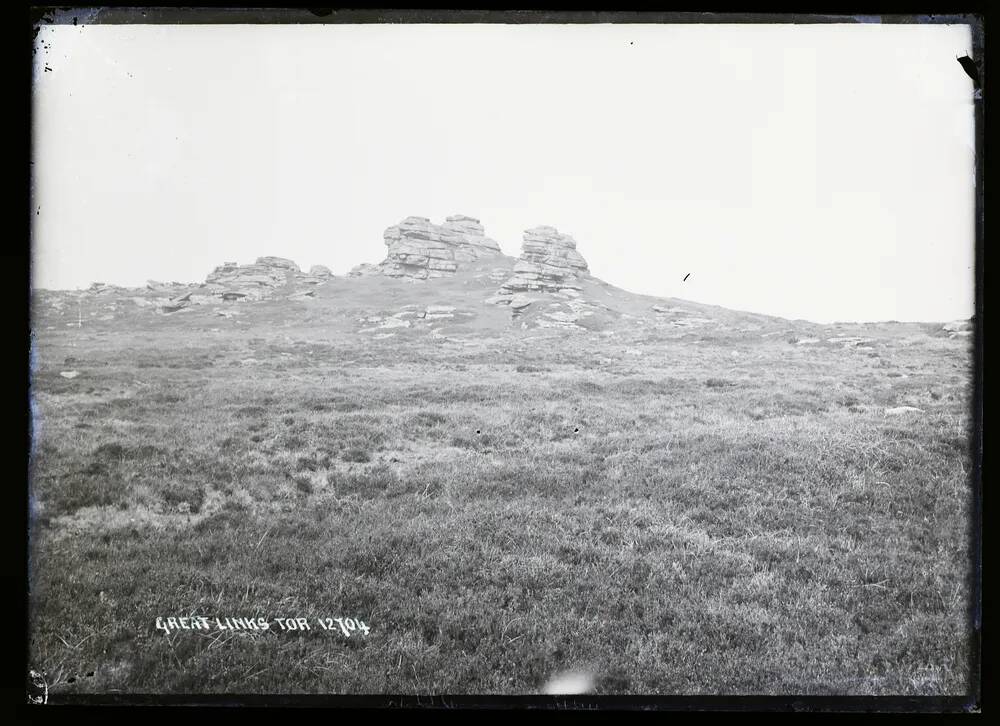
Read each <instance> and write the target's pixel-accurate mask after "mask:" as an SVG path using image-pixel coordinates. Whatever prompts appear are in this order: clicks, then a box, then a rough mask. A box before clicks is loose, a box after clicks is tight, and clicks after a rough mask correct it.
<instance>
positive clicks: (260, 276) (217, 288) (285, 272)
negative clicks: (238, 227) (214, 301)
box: [205, 257, 302, 301]
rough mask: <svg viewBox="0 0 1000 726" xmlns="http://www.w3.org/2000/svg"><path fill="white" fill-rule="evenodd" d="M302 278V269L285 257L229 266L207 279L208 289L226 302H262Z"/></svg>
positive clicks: (217, 268) (229, 264)
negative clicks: (276, 290)
mask: <svg viewBox="0 0 1000 726" xmlns="http://www.w3.org/2000/svg"><path fill="white" fill-rule="evenodd" d="M296 275H298V276H302V271H301V270H300V269H299V266H298V265H296V264H295V263H294V262H292V261H291V260H286V259H284V258H282V257H258V258H257V262H256V263H255V264H252V265H237V264H236V263H235V262H227V263H226V264H224V265H222V266H221V267H216V268H215V269H214V270H213V271H212V273H211V274H209V276H208V277H207V278H206V279H205V287H206V288H208V290H210V291H211V292H213V293H215V294H217V295H220V296H221V297H222V299H223V300H227V301H231V300H262V299H264V298H265V297H269V296H270V295H271V293H272V292H273V291H274V290H275V288H278V287H281V286H283V285H285V284H286V283H288V282H290V281H292V280H294V279H295V276H296Z"/></svg>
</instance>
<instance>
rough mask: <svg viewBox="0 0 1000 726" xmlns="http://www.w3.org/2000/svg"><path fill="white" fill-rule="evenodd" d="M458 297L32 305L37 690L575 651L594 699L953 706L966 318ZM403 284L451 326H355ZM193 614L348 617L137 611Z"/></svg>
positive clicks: (500, 680) (466, 686) (399, 667)
mask: <svg viewBox="0 0 1000 726" xmlns="http://www.w3.org/2000/svg"><path fill="white" fill-rule="evenodd" d="M467 283H468V281H464V282H452V281H449V284H453V285H454V286H455V290H454V291H452V290H450V289H448V290H445V288H443V287H438V288H434V287H433V285H430V284H429V285H424V286H415V285H411V286H409V287H406V286H405V285H404V284H403V283H390V282H389V281H382V280H378V281H374V282H372V281H368V280H365V281H337V282H336V283H332V284H331V285H329V286H327V287H328V288H332V289H331V290H326V291H325V292H324V293H323V295H321V296H320V299H317V300H314V301H309V302H307V303H295V304H293V303H290V302H287V301H283V302H277V301H275V302H262V303H254V304H247V305H243V306H239V308H240V310H241V311H242V312H241V315H239V316H237V317H234V318H232V319H224V318H221V317H218V316H213V315H212V314H211V313H210V312H209V311H207V310H206V311H205V312H204V313H203V312H201V311H193V312H190V313H185V314H184V315H166V316H165V315H155V314H153V313H151V312H149V311H148V310H139V309H136V310H132V309H130V308H129V306H128V304H127V302H121V301H118V302H114V301H112V302H108V301H106V300H104V301H98V300H90V299H88V300H85V301H84V302H83V303H81V306H83V307H82V310H78V308H77V307H76V306H75V305H73V306H67V307H66V308H65V309H63V310H53V309H50V308H48V307H46V306H45V305H44V304H41V303H36V312H35V337H34V341H35V347H34V352H33V358H34V360H33V405H34V409H35V431H34V434H35V447H34V449H35V450H34V459H33V466H32V483H31V484H32V505H33V524H32V530H31V557H32V563H31V565H32V566H31V618H32V619H31V661H32V667H34V668H36V669H38V670H43V669H44V671H45V673H46V678H47V680H48V684H49V688H50V691H51V692H52V693H108V692H119V693H192V692H193V693H215V692H218V693H226V692H228V693H374V692H393V693H431V692H433V693H455V694H457V693H535V692H538V691H539V689H540V688H541V687H542V685H543V684H544V683H545V682H546V681H547V680H548V679H549V678H550V677H552V676H553V675H554V674H556V673H559V672H563V671H566V670H574V669H582V670H586V671H588V672H590V673H592V674H594V675H595V678H596V690H597V692H599V693H650V694H653V693H658V694H696V693H697V694H705V693H712V694H720V693H725V694H779V693H795V694H833V693H836V694H961V693H963V692H965V690H966V689H967V680H968V678H969V672H968V662H967V658H968V653H969V647H970V644H969V641H968V640H967V626H966V624H967V614H968V609H969V597H970V583H969V579H968V574H969V540H968V535H967V522H968V509H969V501H970V486H971V482H970V469H971V465H970V457H969V446H968V436H969V428H970V420H969V416H968V414H969V411H970V395H971V388H970V380H971V370H970V366H971V356H970V349H969V348H970V346H969V341H968V340H967V339H951V338H948V337H947V336H943V335H940V334H939V333H938V332H937V331H938V329H939V327H940V326H916V325H899V324H897V325H892V324H885V325H877V326H839V327H826V328H823V327H821V326H810V325H808V324H805V323H790V322H788V321H777V320H774V319H766V320H765V319H762V318H761V319H752V317H751V316H743V317H740V316H741V314H735V313H727V314H726V315H727V317H725V324H724V325H723V324H715V325H709V324H707V323H704V322H703V323H702V324H700V326H692V327H672V326H664V325H662V324H659V323H655V321H654V322H651V321H648V320H645V319H639V318H635V319H633V318H627V319H622V320H618V321H617V322H615V323H614V324H613V325H609V326H606V328H605V329H604V330H589V331H587V330H581V331H572V332H568V331H562V330H545V329H541V330H539V329H533V328H530V327H529V328H527V329H522V328H520V327H518V326H514V327H511V326H510V325H509V324H508V323H506V322H504V324H502V325H501V324H500V323H499V322H498V321H500V320H501V317H503V318H504V321H506V316H508V315H509V313H507V312H506V311H497V310H494V309H492V308H490V309H487V307H486V306H483V305H482V303H481V298H482V295H478V297H475V296H472V295H471V294H470V295H469V298H468V299H469V300H470V302H468V304H465V303H463V302H462V300H464V298H461V296H460V295H459V292H461V290H465V289H467V288H468V287H469V285H468V284H467ZM444 284H445V283H444V282H442V283H441V285H444ZM338 285H339V286H341V288H344V289H346V292H344V291H343V290H341V289H340V288H338V287H337V286H338ZM350 285H356V286H361V285H383V286H384V288H379V289H373V290H372V291H370V293H364V292H363V291H362V292H358V290H361V288H360V287H359V288H357V290H355V291H353V292H352V291H351V290H350ZM463 285H464V286H465V287H462V286H463ZM333 288H335V289H333ZM460 288H461V290H460ZM338 290H339V292H338ZM442 290H445V292H447V294H446V295H445V294H444V293H443V292H441V291H442ZM439 293H440V294H441V295H443V298H442V301H444V302H448V301H452V304H458V305H459V307H460V308H463V309H464V308H467V309H468V311H469V314H468V316H467V317H466V318H463V319H461V320H456V321H451V322H448V321H446V322H444V323H441V324H440V325H438V327H437V328H435V329H434V330H436V332H429V331H430V329H429V328H427V329H425V328H417V327H416V326H414V327H413V328H406V329H398V330H393V331H392V332H393V334H392V335H391V336H389V335H385V334H382V335H379V334H372V333H363V332H360V330H361V329H362V328H363V326H364V323H362V322H359V317H361V316H362V315H363V314H364V312H362V309H363V310H365V311H368V312H374V313H379V312H382V313H389V312H392V311H393V310H397V309H399V305H400V304H401V303H402V302H417V303H420V304H423V303H425V302H428V301H429V302H434V301H435V300H434V299H432V298H433V296H434V295H435V294H439ZM453 293H454V294H453ZM366 294H368V295H370V299H369V298H365V295H366ZM610 294H611V293H608V295H610ZM417 295H422V296H424V297H425V298H426V300H425V299H424V298H418V297H415V296H417ZM456 296H458V299H459V302H458V303H454V302H453V301H454V300H455V299H456ZM474 297H475V299H477V300H480V302H479V303H478V306H477V304H475V303H474V302H471V301H472V300H473V298H474ZM352 305H353V306H354V307H352ZM88 306H89V307H88ZM379 306H381V309H380V308H379ZM107 310H110V311H111V312H107ZM95 313H99V314H95ZM699 315H700V316H701V318H700V319H702V320H704V319H707V318H711V317H712V316H713V315H717V316H720V317H719V318H718V319H719V320H722V317H721V316H723V313H722V312H721V311H714V312H713V309H710V308H707V307H704V306H702V308H700V309H699ZM82 318H85V322H84V323H83V325H82V327H71V325H70V324H71V323H72V322H74V321H76V320H78V319H82ZM845 335H862V336H867V337H868V338H870V339H871V342H869V343H867V344H865V345H860V346H859V345H846V346H845V345H844V344H841V343H840V342H829V341H828V339H829V338H836V337H837V336H845ZM810 336H815V338H817V339H818V341H817V342H811V343H807V344H802V340H803V339H806V340H809V339H811V338H810ZM67 371H75V372H76V373H77V374H78V375H77V376H76V377H74V378H66V377H63V376H62V375H61V373H62V372H67ZM900 406H913V407H915V408H918V409H920V410H919V411H908V412H902V413H899V414H898V415H887V413H886V409H892V408H895V407H900ZM198 615H201V616H208V617H210V618H214V617H217V616H218V617H223V618H224V617H254V618H257V617H264V618H269V619H272V618H277V617H308V618H310V619H315V618H320V617H331V618H334V617H353V618H360V619H361V620H363V621H364V622H365V623H366V624H367V625H368V626H369V627H370V628H371V631H370V633H369V634H368V636H367V637H362V636H359V635H357V634H354V635H352V636H351V637H344V636H343V635H342V634H340V633H338V632H334V631H329V632H323V631H319V630H316V629H315V625H314V626H313V628H314V630H312V631H309V632H276V631H275V630H269V631H267V632H253V631H251V632H239V633H237V632H226V631H204V632H202V631H179V632H174V633H172V634H169V635H168V634H165V633H164V632H162V631H158V630H157V629H156V627H155V621H156V618H157V617H158V616H162V617H167V616H198Z"/></svg>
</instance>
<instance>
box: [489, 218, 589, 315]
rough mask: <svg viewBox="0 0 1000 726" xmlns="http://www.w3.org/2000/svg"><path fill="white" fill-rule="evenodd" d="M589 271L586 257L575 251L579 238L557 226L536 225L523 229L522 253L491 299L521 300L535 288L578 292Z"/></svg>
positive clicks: (566, 292) (534, 290)
mask: <svg viewBox="0 0 1000 726" xmlns="http://www.w3.org/2000/svg"><path fill="white" fill-rule="evenodd" d="M588 274H589V269H588V267H587V261H586V260H585V259H583V256H582V255H581V254H580V253H579V252H577V251H576V240H575V239H573V238H572V237H570V236H569V235H568V234H560V233H559V230H557V229H556V228H555V227H548V226H542V227H533V228H532V229H529V230H526V231H525V233H524V242H523V244H522V246H521V256H520V258H518V261H517V263H516V264H515V265H514V274H513V275H511V276H510V277H509V278H508V279H507V281H506V282H504V284H503V286H502V287H501V288H500V290H499V292H498V293H497V295H496V296H495V297H493V298H491V301H493V302H496V303H500V304H508V305H509V304H514V303H517V304H519V303H520V302H523V300H524V295H525V294H526V293H532V292H549V293H559V294H562V295H576V294H578V293H579V291H580V289H581V288H580V283H579V280H580V277H581V276H584V275H588Z"/></svg>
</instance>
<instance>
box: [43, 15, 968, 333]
mask: <svg viewBox="0 0 1000 726" xmlns="http://www.w3.org/2000/svg"><path fill="white" fill-rule="evenodd" d="M971 50H972V48H971V36H970V33H969V29H968V27H967V26H941V25H936V26H934V25H906V26H901V25H896V26H889V25H799V26H793V25H783V26H779V25H759V26H751V25H730V26H723V25H673V26H671V25H354V26H347V25H327V26H320V25H305V26H274V25H271V26H253V25H217V26H208V25H202V26H191V25H174V26H139V25H131V26H121V25H118V26H112V25H105V26H101V25H94V26H72V25H63V26H50V27H46V28H43V29H42V31H41V32H40V33H39V35H38V53H37V54H36V68H35V106H34V124H35V127H34V130H35V138H34V144H35V146H34V156H33V158H34V164H35V166H34V170H35V177H34V206H35V211H37V215H36V216H35V217H34V219H35V222H36V223H35V226H34V230H33V250H34V255H33V265H34V269H33V277H34V284H35V285H36V286H37V287H44V288H74V287H84V286H87V285H89V284H90V283H91V282H92V281H97V280H99V281H103V282H109V283H117V284H123V285H143V284H145V281H146V280H147V279H149V278H153V279H160V280H178V281H184V282H195V281H198V282H200V281H203V280H204V278H205V276H206V274H207V273H208V272H209V271H211V269H212V268H213V267H215V266H216V265H218V264H221V263H222V262H224V261H229V260H232V261H239V262H241V263H246V262H252V261H253V260H254V259H255V258H256V257H257V256H259V255H278V256H281V257H290V258H292V259H294V260H295V261H296V262H298V263H299V264H300V265H302V266H303V267H306V268H307V267H308V266H310V265H313V264H324V265H327V266H328V267H330V268H331V269H332V270H333V271H334V272H335V273H336V274H344V273H346V272H347V271H348V270H349V269H350V268H351V267H353V266H354V265H356V264H358V263H360V262H378V261H380V260H382V259H383V258H384V253H385V247H384V245H383V242H382V232H383V231H384V230H385V228H386V227H388V226H390V225H392V224H395V223H396V222H398V221H399V220H400V219H402V218H403V217H405V216H408V215H411V214H412V215H419V216H424V217H430V218H431V219H432V220H433V221H435V222H441V221H443V219H444V217H445V216H446V215H449V214H456V213H461V214H469V215H472V216H474V217H478V218H480V219H481V220H482V221H483V223H484V224H485V225H486V232H487V234H488V235H489V236H491V237H493V238H494V239H496V240H497V241H498V242H499V243H500V245H501V247H502V248H503V250H504V252H506V253H507V254H510V255H517V254H519V251H520V245H521V233H522V232H523V230H525V229H527V228H528V227H532V226H535V225H539V224H549V225H553V226H555V227H557V228H559V230H560V231H561V232H566V233H569V234H572V235H573V236H574V237H575V238H576V239H577V242H578V249H579V251H580V252H581V254H583V255H584V257H585V258H586V259H587V261H588V262H589V264H590V268H591V272H592V273H593V274H595V275H596V276H598V277H600V278H602V279H604V280H606V281H608V282H610V283H613V284H615V285H618V286H620V287H623V288H625V289H628V290H632V291H635V292H641V293H647V294H652V295H663V296H677V297H682V298H686V299H689V300H696V301H700V302H706V303H712V304H717V305H724V306H727V307H731V308H735V309H740V310H749V311H754V312H761V313H768V314H773V315H780V316H783V317H787V318H805V319H809V320H815V321H819V322H830V321H834V320H845V321H846V320H888V319H895V320H929V321H931V320H949V319H953V318H958V317H966V316H969V315H971V314H972V312H973V250H974V227H973V215H974V176H973V175H974V163H975V161H974V141H973V106H972V92H973V89H972V82H971V80H970V79H969V78H968V76H966V75H965V73H964V72H963V71H962V68H961V67H960V65H959V64H958V63H957V62H956V58H957V57H959V56H961V55H965V54H967V53H969V54H971ZM46 67H47V68H48V69H50V70H46ZM688 273H691V276H690V277H689V278H688V280H687V281H686V282H682V278H683V277H684V276H685V275H687V274H688Z"/></svg>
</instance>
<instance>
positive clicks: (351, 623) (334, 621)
mask: <svg viewBox="0 0 1000 726" xmlns="http://www.w3.org/2000/svg"><path fill="white" fill-rule="evenodd" d="M319 625H320V627H321V628H323V630H336V628H337V626H338V625H339V626H340V630H341V632H342V633H343V634H344V635H345V636H347V637H348V638H349V637H351V633H361V634H362V635H368V632H369V631H370V630H371V628H369V627H368V626H367V625H365V624H364V621H361V620H355V619H354V618H319Z"/></svg>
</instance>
